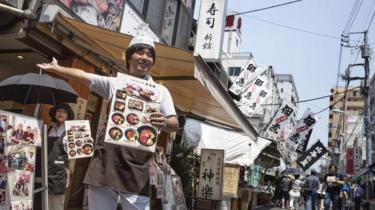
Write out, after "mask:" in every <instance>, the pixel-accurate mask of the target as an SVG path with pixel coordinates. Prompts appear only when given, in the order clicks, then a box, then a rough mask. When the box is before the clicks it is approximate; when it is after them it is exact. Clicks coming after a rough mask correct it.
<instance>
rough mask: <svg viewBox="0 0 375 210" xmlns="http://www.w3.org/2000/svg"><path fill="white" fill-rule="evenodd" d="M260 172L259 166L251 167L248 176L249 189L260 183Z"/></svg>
mask: <svg viewBox="0 0 375 210" xmlns="http://www.w3.org/2000/svg"><path fill="white" fill-rule="evenodd" d="M261 172H262V167H261V166H259V165H256V164H254V165H252V166H251V175H250V183H249V185H250V187H258V185H259V181H260V175H261Z"/></svg>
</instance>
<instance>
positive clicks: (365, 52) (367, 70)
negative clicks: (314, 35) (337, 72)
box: [361, 31, 372, 199]
mask: <svg viewBox="0 0 375 210" xmlns="http://www.w3.org/2000/svg"><path fill="white" fill-rule="evenodd" d="M363 41H364V45H362V46H361V53H362V58H363V59H364V60H365V65H364V68H365V79H364V81H363V93H364V94H363V95H364V100H365V104H364V124H365V138H366V168H367V167H368V166H370V165H371V163H372V162H371V151H370V150H371V148H370V146H369V144H370V138H369V136H368V134H369V121H368V118H369V112H368V105H369V104H368V94H369V93H368V92H369V87H368V78H369V73H370V48H369V46H368V42H367V31H365V32H364V38H363ZM369 176H370V174H369V173H367V174H366V175H365V181H366V198H367V199H369V198H370V197H371V195H372V192H370V189H371V187H370V183H369V178H370V177H369Z"/></svg>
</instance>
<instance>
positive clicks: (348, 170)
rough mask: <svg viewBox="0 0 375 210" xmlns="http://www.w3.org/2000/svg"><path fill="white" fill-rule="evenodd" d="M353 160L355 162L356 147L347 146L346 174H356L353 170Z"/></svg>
mask: <svg viewBox="0 0 375 210" xmlns="http://www.w3.org/2000/svg"><path fill="white" fill-rule="evenodd" d="M353 162H354V149H353V148H347V149H346V174H351V175H353V174H354V170H353Z"/></svg>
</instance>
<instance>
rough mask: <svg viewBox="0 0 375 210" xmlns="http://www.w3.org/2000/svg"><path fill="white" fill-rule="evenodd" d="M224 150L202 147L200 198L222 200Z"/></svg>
mask: <svg viewBox="0 0 375 210" xmlns="http://www.w3.org/2000/svg"><path fill="white" fill-rule="evenodd" d="M223 169H224V150H215V149H202V150H201V164H200V169H199V188H198V195H197V197H198V198H203V199H209V200H221V196H222V193H221V192H222V185H223V184H222V182H223Z"/></svg>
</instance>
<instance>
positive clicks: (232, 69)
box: [228, 67, 241, 76]
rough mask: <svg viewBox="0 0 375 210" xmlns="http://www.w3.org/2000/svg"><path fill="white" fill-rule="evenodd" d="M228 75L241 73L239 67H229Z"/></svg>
mask: <svg viewBox="0 0 375 210" xmlns="http://www.w3.org/2000/svg"><path fill="white" fill-rule="evenodd" d="M228 69H229V76H238V75H240V73H241V67H229V68H228Z"/></svg>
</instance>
